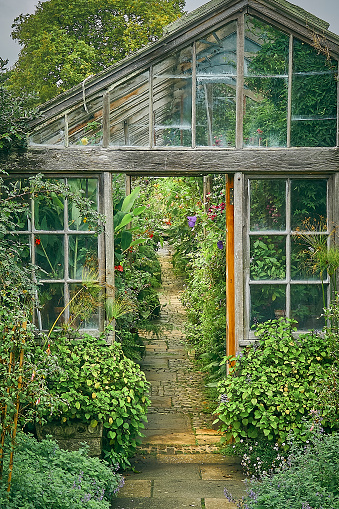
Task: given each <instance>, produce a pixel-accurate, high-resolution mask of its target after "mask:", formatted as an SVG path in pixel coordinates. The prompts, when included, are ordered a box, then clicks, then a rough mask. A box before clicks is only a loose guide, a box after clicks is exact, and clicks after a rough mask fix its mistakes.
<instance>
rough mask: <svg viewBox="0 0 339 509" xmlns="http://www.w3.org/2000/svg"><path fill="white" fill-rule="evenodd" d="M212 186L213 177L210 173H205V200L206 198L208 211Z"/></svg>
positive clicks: (205, 203) (205, 202) (206, 209)
mask: <svg viewBox="0 0 339 509" xmlns="http://www.w3.org/2000/svg"><path fill="white" fill-rule="evenodd" d="M211 186H212V177H211V176H210V175H204V184H203V200H204V210H205V212H207V211H208V202H209V195H210V194H211Z"/></svg>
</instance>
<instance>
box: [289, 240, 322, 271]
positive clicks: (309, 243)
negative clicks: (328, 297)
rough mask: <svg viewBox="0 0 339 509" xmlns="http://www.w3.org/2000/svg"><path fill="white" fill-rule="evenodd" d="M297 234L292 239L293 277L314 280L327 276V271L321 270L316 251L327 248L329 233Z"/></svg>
mask: <svg viewBox="0 0 339 509" xmlns="http://www.w3.org/2000/svg"><path fill="white" fill-rule="evenodd" d="M307 237H308V240H305V238H304V236H303V234H300V235H295V236H293V237H292V239H291V279H292V280H312V279H318V280H320V279H322V280H325V279H326V278H327V274H326V271H319V269H318V264H317V257H316V253H317V252H318V248H320V247H322V248H323V247H325V248H327V235H307Z"/></svg>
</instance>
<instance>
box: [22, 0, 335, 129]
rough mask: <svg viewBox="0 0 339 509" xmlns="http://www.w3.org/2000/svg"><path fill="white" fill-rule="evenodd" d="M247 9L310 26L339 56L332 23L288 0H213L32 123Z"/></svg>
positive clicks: (44, 108) (63, 110)
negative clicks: (330, 26) (331, 29)
mask: <svg viewBox="0 0 339 509" xmlns="http://www.w3.org/2000/svg"><path fill="white" fill-rule="evenodd" d="M244 10H245V11H247V12H258V13H260V12H262V13H263V14H264V15H266V16H267V12H268V14H269V12H275V13H277V14H279V15H281V16H283V17H284V18H286V19H291V20H292V22H293V23H294V25H295V26H297V27H300V29H303V30H304V32H305V29H307V31H308V33H309V37H310V40H312V34H315V33H316V34H319V35H320V36H321V37H323V38H326V40H327V41H329V43H330V44H329V45H330V49H332V50H333V48H334V49H335V52H336V54H338V55H339V36H338V35H336V34H334V33H332V32H330V31H329V30H328V27H329V23H327V22H326V21H323V20H321V19H320V18H318V17H317V16H315V15H313V14H311V13H309V12H308V11H306V10H304V9H302V8H301V7H298V6H296V5H294V4H292V3H290V2H288V1H287V0H210V1H209V2H207V3H206V4H204V5H202V6H201V7H198V8H197V9H195V10H194V11H192V12H190V13H187V14H185V15H184V16H182V17H180V18H178V19H177V20H176V21H174V22H172V23H170V24H169V25H167V26H166V27H164V30H163V36H162V37H160V38H159V39H158V40H157V41H155V42H151V43H149V44H148V45H146V46H144V47H143V48H140V49H139V50H137V51H135V52H133V53H131V54H130V55H128V56H127V57H125V58H124V59H122V60H120V61H119V62H116V63H115V64H113V65H112V66H110V67H108V68H107V69H104V70H103V71H101V72H99V73H98V74H96V75H95V76H91V77H88V78H86V79H85V82H81V83H79V84H78V85H75V86H74V87H73V88H71V89H69V90H67V91H65V92H62V93H61V94H59V95H58V96H56V97H54V98H53V99H51V100H50V101H48V102H46V103H44V104H42V105H41V106H40V116H39V118H37V119H36V120H34V121H33V122H32V124H31V127H32V128H34V127H35V126H38V125H40V124H43V123H45V122H46V121H47V120H48V119H51V118H53V117H56V116H60V115H61V114H62V113H67V111H70V110H71V109H72V107H74V106H75V105H76V104H79V103H80V102H81V100H82V96H83V89H84V88H85V90H86V98H87V99H89V98H90V97H93V96H94V95H95V94H100V93H101V92H102V93H103V92H104V91H106V90H107V89H109V88H110V87H111V86H112V85H113V84H114V83H115V82H117V81H119V80H120V79H123V78H126V77H127V76H128V75H130V76H131V77H132V76H133V74H135V73H139V72H142V71H144V70H146V69H147V68H149V66H150V65H151V64H152V62H155V61H159V60H160V59H161V58H164V57H165V56H166V55H167V54H169V53H171V52H173V51H174V50H175V49H176V47H180V46H183V44H185V42H186V44H187V43H189V41H190V39H193V38H194V37H197V36H198V35H199V32H204V31H206V30H207V29H211V28H212V26H213V23H215V24H217V23H220V22H221V21H222V20H223V19H224V18H225V14H227V16H231V15H234V14H236V13H237V12H239V11H244ZM226 19H227V18H225V19H224V21H226Z"/></svg>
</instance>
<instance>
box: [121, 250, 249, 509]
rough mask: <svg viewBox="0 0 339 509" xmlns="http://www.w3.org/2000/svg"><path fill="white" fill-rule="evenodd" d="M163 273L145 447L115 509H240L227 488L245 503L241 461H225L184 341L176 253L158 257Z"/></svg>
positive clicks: (149, 365)
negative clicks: (161, 327) (174, 262)
mask: <svg viewBox="0 0 339 509" xmlns="http://www.w3.org/2000/svg"><path fill="white" fill-rule="evenodd" d="M159 258H160V262H161V266H162V280H163V284H162V289H161V292H160V294H159V298H160V303H161V309H162V311H161V318H160V322H161V324H162V325H164V332H163V333H162V334H161V338H159V339H154V337H152V338H147V337H145V339H144V342H145V346H146V356H145V358H144V360H143V361H142V363H141V366H142V369H143V370H144V371H145V373H146V377H147V380H148V381H149V382H150V384H151V390H150V398H151V402H152V403H151V407H150V408H149V411H148V416H147V417H148V423H147V425H146V428H145V431H144V434H145V438H144V439H143V442H142V446H141V447H140V449H139V454H138V455H137V457H136V458H135V461H134V462H133V466H134V472H130V473H129V475H126V483H125V486H124V487H123V488H122V490H121V491H120V492H119V494H118V498H117V500H116V502H114V504H113V505H112V509H137V508H138V509H153V508H154V509H155V508H156V509H158V508H160V507H161V509H178V508H180V507H196V508H201V509H223V508H228V509H233V508H235V507H236V504H234V503H231V502H229V501H228V500H227V499H226V498H225V495H224V488H227V490H228V491H229V492H231V493H232V495H233V497H234V498H235V499H237V500H238V499H240V498H241V497H242V495H244V493H245V486H244V482H243V479H244V478H243V475H242V473H241V470H240V466H239V463H238V462H237V461H236V460H235V458H225V457H223V456H221V455H220V454H218V452H217V451H218V446H217V444H218V442H219V439H220V435H219V433H218V431H217V430H216V429H213V424H212V423H213V417H211V416H210V415H209V414H208V413H207V412H206V411H205V409H206V401H204V392H203V384H204V382H203V377H202V374H201V373H199V372H197V371H196V369H195V367H194V361H193V359H194V352H193V351H190V350H189V349H188V346H187V344H186V342H185V337H184V334H183V323H184V319H185V313H184V309H183V306H182V304H181V302H180V293H181V292H182V290H183V285H182V281H180V279H178V278H176V277H175V276H174V274H173V268H172V263H171V251H170V248H168V247H167V248H164V249H162V250H160V252H159Z"/></svg>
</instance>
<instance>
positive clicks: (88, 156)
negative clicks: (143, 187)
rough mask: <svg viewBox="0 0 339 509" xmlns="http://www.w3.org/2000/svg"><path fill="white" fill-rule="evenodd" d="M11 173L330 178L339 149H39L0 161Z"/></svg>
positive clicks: (337, 167) (337, 164) (335, 169)
mask: <svg viewBox="0 0 339 509" xmlns="http://www.w3.org/2000/svg"><path fill="white" fill-rule="evenodd" d="M0 167H1V168H2V169H4V170H6V171H8V172H9V173H12V174H15V173H20V174H24V173H39V172H41V173H44V174H55V175H60V174H63V175H68V174H77V173H81V174H84V173H86V174H87V175H88V174H91V173H94V174H95V173H100V172H103V171H109V172H111V173H127V174H128V175H157V176H166V175H207V174H210V173H235V172H238V171H241V172H244V173H249V174H250V173H261V174H270V173H272V174H274V175H276V174H278V173H280V174H282V173H292V174H293V173H300V174H330V173H334V172H338V171H339V148H290V149H287V148H276V149H273V148H264V147H262V148H257V149H253V148H248V149H247V148H246V149H227V148H225V149H224V148H213V147H205V148H200V147H199V148H196V149H189V148H187V149H185V148H168V147H161V148H160V147H159V148H154V149H147V148H125V147H108V148H106V149H104V148H101V147H89V146H86V147H76V146H72V147H69V148H64V147H62V146H58V147H47V146H45V147H42V146H39V147H37V146H34V147H30V148H29V150H28V151H27V152H25V153H23V154H11V155H10V156H7V157H4V156H3V157H2V158H0Z"/></svg>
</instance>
